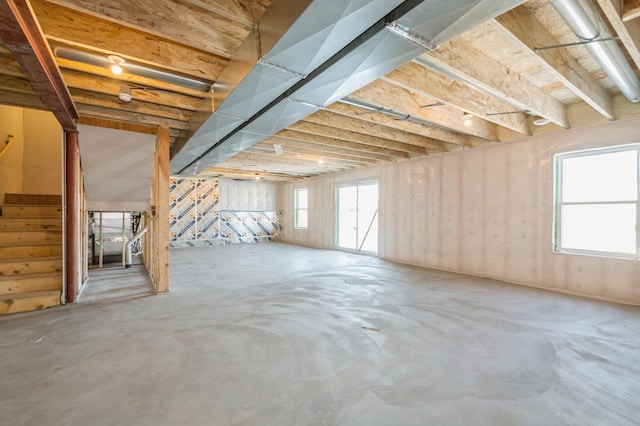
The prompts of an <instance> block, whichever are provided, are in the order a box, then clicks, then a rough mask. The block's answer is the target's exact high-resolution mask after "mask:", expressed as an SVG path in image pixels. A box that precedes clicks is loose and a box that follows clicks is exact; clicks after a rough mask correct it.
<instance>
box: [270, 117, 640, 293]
mask: <svg viewBox="0 0 640 426" xmlns="http://www.w3.org/2000/svg"><path fill="white" fill-rule="evenodd" d="M638 128H640V120H628V121H622V122H614V123H608V124H604V125H600V126H597V127H591V128H589V129H576V130H571V131H565V132H562V133H556V134H550V135H540V136H535V137H531V138H527V139H523V140H521V141H518V142H513V143H503V144H496V145H490V146H485V147H482V148H475V149H472V150H465V151H458V152H453V153H449V154H445V155H442V156H437V157H428V158H422V159H416V160H410V161H406V162H402V163H395V164H391V165H387V166H383V167H378V168H371V169H365V170H359V171H356V172H347V173H343V174H337V175H331V176H326V177H319V178H314V179H307V180H302V181H296V182H292V183H286V184H283V185H282V188H281V198H280V199H281V200H282V207H281V210H282V211H283V221H282V236H281V239H282V240H283V241H285V242H290V243H294V244H303V245H307V246H312V247H320V248H335V188H336V186H337V185H340V184H343V183H355V182H361V181H364V180H372V179H378V180H379V184H380V191H381V192H380V194H381V196H380V216H379V227H380V237H379V253H378V254H379V256H380V257H381V258H385V259H389V260H393V261H398V262H402V263H410V264H416V265H421V266H426V267H431V268H436V269H443V270H449V271H454V272H462V273H466V274H472V275H477V276H485V277H490V278H495V279H499V280H504V281H508V282H513V283H518V284H523V285H528V286H535V287H541V288H547V289H551V290H556V291H563V292H569V293H574V294H582V295H588V296H591V297H596V298H602V299H608V300H616V301H621V302H625V303H640V278H639V277H640V262H638V261H636V260H623V259H611V258H604V257H593V256H576V255H570V254H562V253H555V252H554V251H553V241H552V238H553V232H552V230H553V229H552V228H553V196H554V170H553V164H554V162H553V159H554V155H556V154H558V153H563V152H570V151H578V150H584V149H591V148H598V147H605V146H615V145H620V144H625V143H634V142H638V141H640V135H639V133H638V130H637V129H638ZM295 188H308V189H309V212H310V213H309V227H308V229H306V230H297V229H294V227H293V191H294V189H295Z"/></svg>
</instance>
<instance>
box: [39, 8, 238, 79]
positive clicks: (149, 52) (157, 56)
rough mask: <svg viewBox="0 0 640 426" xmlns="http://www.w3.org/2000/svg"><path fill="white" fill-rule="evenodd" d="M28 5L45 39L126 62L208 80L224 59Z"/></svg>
mask: <svg viewBox="0 0 640 426" xmlns="http://www.w3.org/2000/svg"><path fill="white" fill-rule="evenodd" d="M32 4H33V8H34V11H35V12H36V15H37V17H38V21H39V22H40V25H41V26H42V30H43V31H44V33H45V34H46V36H47V38H48V39H49V40H53V41H57V42H59V43H62V44H65V45H71V46H75V47H80V48H84V49H87V50H89V51H94V52H95V51H97V52H98V53H102V54H104V55H105V57H106V56H107V55H108V54H111V53H114V54H117V55H119V56H122V57H123V58H125V59H126V60H128V61H134V62H139V63H142V64H147V65H151V66H155V67H158V68H161V69H166V70H169V71H173V72H179V73H182V74H186V75H189V76H192V77H195V78H201V79H207V80H211V81H213V80H216V79H217V78H218V76H219V75H220V73H221V72H222V70H223V69H224V68H225V67H226V65H227V62H228V57H227V56H220V55H215V54H212V53H208V52H202V51H199V50H197V49H193V48H190V47H188V46H184V45H181V44H177V43H175V42H171V41H169V40H166V39H162V38H159V37H154V36H152V35H150V34H146V33H144V32H141V31H137V30H134V29H131V28H127V27H123V26H117V25H114V24H113V23H111V22H109V21H105V20H104V19H100V18H98V17H95V16H90V15H86V14H83V13H79V12H76V11H73V10H71V9H67V8H64V7H60V6H58V5H54V4H51V3H48V2H46V1H43V0H32ZM123 4H124V3H123ZM129 4H133V3H129ZM160 26H161V27H162V26H164V22H163V23H162V25H160ZM183 31H185V30H184V28H183ZM185 32H188V31H185Z"/></svg>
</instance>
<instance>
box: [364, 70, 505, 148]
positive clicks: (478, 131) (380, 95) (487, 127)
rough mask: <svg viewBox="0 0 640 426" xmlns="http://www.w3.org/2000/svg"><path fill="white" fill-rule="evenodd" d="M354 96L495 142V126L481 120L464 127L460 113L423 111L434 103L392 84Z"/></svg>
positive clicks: (378, 82) (437, 109) (376, 84)
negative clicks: (424, 106)
mask: <svg viewBox="0 0 640 426" xmlns="http://www.w3.org/2000/svg"><path fill="white" fill-rule="evenodd" d="M353 96H354V97H356V98H359V99H363V100H365V101H368V102H371V103H374V104H378V105H380V104H381V105H384V106H386V107H387V108H391V109H394V110H397V111H403V112H406V113H407V114H410V115H412V116H415V117H418V118H420V119H422V120H424V121H427V122H429V123H433V124H434V125H436V126H440V127H445V128H447V129H449V130H454V131H456V132H460V133H463V134H468V135H473V136H477V137H480V138H482V139H487V140H490V141H494V142H497V141H498V135H497V129H496V127H497V126H496V125H495V124H493V123H487V122H485V121H484V120H476V122H475V123H474V124H473V125H472V126H469V127H465V126H464V124H463V119H462V116H463V114H462V112H461V111H460V110H458V109H456V108H452V107H449V106H446V105H444V106H438V107H433V108H422V107H421V106H423V105H429V104H432V103H434V99H433V98H430V97H426V96H424V95H422V94H420V93H415V92H413V91H410V90H407V89H404V88H401V87H398V86H397V85H394V84H393V83H390V82H388V81H385V80H383V79H378V80H376V81H374V82H373V83H371V84H369V85H367V86H365V87H363V88H361V89H359V90H356V91H355V92H354V93H353Z"/></svg>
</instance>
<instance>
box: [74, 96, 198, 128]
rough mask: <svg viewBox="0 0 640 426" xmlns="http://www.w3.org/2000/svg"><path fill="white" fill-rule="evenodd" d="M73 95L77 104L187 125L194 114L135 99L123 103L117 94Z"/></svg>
mask: <svg viewBox="0 0 640 426" xmlns="http://www.w3.org/2000/svg"><path fill="white" fill-rule="evenodd" d="M71 94H72V95H73V99H74V100H75V101H76V103H77V104H85V105H95V106H98V107H102V108H109V109H113V110H115V113H120V112H135V113H138V114H144V115H149V116H154V117H158V118H160V119H164V118H166V119H169V120H172V121H182V122H185V123H186V122H188V121H189V119H190V118H191V114H192V111H187V110H183V109H180V108H175V107H167V106H164V105H158V104H153V103H150V102H144V101H140V100H137V99H135V98H134V99H133V100H132V101H131V102H122V101H121V100H120V99H119V98H118V95H117V93H114V94H109V95H105V94H102V93H97V92H90V91H88V90H81V89H73V88H72V89H71Z"/></svg>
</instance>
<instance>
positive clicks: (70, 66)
mask: <svg viewBox="0 0 640 426" xmlns="http://www.w3.org/2000/svg"><path fill="white" fill-rule="evenodd" d="M57 62H58V66H59V67H60V68H61V69H62V71H63V74H64V70H73V71H78V72H82V73H86V74H90V75H95V76H100V77H105V78H111V79H114V80H117V81H120V82H122V84H131V85H133V86H144V87H153V88H156V89H163V90H166V91H168V92H175V93H181V94H183V95H187V96H191V97H195V98H203V99H204V98H206V97H207V96H208V93H206V92H202V91H200V90H195V89H189V88H187V87H183V86H179V85H177V84H171V83H165V82H162V81H159V80H154V79H151V78H146V77H138V76H136V75H133V74H128V73H126V72H123V73H122V74H120V75H118V76H115V75H113V73H112V72H111V71H110V70H108V69H106V68H101V67H96V66H93V65H86V64H81V63H79V62H74V61H70V60H67V59H61V58H58V59H57ZM212 107H213V104H212Z"/></svg>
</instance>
